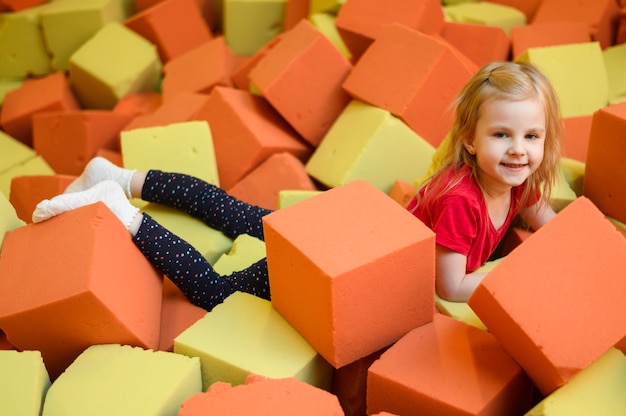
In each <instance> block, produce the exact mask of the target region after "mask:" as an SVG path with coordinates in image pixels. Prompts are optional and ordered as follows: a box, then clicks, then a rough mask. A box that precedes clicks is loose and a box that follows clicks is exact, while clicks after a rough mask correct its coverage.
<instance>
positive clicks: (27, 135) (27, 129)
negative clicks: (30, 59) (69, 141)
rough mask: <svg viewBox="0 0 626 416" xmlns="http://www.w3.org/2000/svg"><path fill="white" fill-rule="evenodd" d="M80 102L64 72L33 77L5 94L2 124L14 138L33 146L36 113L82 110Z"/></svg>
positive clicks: (1, 113) (0, 123)
mask: <svg viewBox="0 0 626 416" xmlns="http://www.w3.org/2000/svg"><path fill="white" fill-rule="evenodd" d="M79 109H80V104H79V102H78V101H77V99H76V96H75V95H74V92H73V91H72V89H71V88H70V84H69V82H68V80H67V78H66V77H65V74H64V73H63V72H61V71H57V72H53V73H51V74H49V75H46V76H43V77H39V78H29V79H27V80H26V81H24V83H23V84H22V86H21V87H19V88H17V89H15V90H13V91H10V92H9V93H7V95H6V96H5V97H4V103H3V105H2V112H0V127H2V129H3V130H4V131H5V132H6V133H7V134H9V135H11V136H12V137H13V138H15V139H17V140H19V141H21V142H22V143H24V144H26V145H28V146H32V144H33V138H32V134H33V122H32V118H33V116H34V115H35V114H36V113H38V112H43V111H55V110H60V111H70V110H79Z"/></svg>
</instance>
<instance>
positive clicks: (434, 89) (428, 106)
mask: <svg viewBox="0 0 626 416" xmlns="http://www.w3.org/2000/svg"><path fill="white" fill-rule="evenodd" d="M459 55H460V54H459V53H458V52H457V51H455V50H454V49H453V48H452V47H451V46H450V45H449V44H448V43H446V42H444V41H442V40H440V39H438V38H435V37H433V36H429V35H427V34H424V33H420V32H418V31H416V30H413V29H410V28H408V27H406V26H402V25H400V24H391V25H387V26H385V27H383V28H382V29H381V30H380V31H379V33H378V37H377V38H376V40H375V41H374V43H372V45H371V46H370V47H369V48H368V49H367V51H366V52H365V53H364V54H363V55H362V56H361V59H359V61H358V62H357V64H356V65H355V66H354V69H353V70H352V72H351V73H350V75H349V76H348V77H347V79H346V81H345V82H344V84H343V86H344V88H345V89H346V91H348V93H349V94H350V95H351V96H352V97H353V98H355V99H358V100H361V101H365V102H367V103H369V104H372V105H375V106H378V107H381V108H383V109H385V110H387V111H389V112H391V113H392V114H393V115H395V116H396V117H398V118H400V119H402V120H403V121H404V122H405V123H406V124H407V125H408V126H409V127H411V128H412V129H413V130H414V131H415V132H416V133H417V134H419V135H420V136H421V137H422V138H423V139H424V140H426V141H427V142H429V143H430V144H432V145H433V146H434V147H439V144H440V143H441V142H442V141H443V139H444V137H445V135H446V134H447V132H448V129H449V127H450V124H451V122H452V112H451V111H450V103H452V102H453V101H454V99H455V98H456V96H457V95H458V93H459V92H460V91H461V88H462V87H463V85H464V84H465V83H466V82H467V81H468V80H469V79H470V77H471V76H472V75H473V74H474V72H475V71H476V69H477V68H476V66H475V65H473V64H468V61H467V58H460V57H459Z"/></svg>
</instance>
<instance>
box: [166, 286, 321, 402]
mask: <svg viewBox="0 0 626 416" xmlns="http://www.w3.org/2000/svg"><path fill="white" fill-rule="evenodd" d="M268 334H271V336H268ZM174 352H175V353H178V354H182V355H187V356H190V357H199V359H200V362H201V365H202V385H203V388H204V390H206V389H207V388H209V387H210V386H211V385H212V384H213V383H215V382H218V381H221V382H226V383H229V384H232V385H240V384H243V383H245V381H246V377H248V376H249V375H250V374H259V375H262V376H266V377H272V378H283V377H294V378H297V379H299V380H301V381H303V382H306V383H308V384H311V385H314V386H317V387H320V388H324V389H328V388H329V387H330V384H331V379H332V367H331V366H330V365H329V364H328V363H327V362H326V361H324V359H323V358H322V357H321V356H320V355H319V354H318V353H317V352H316V351H315V350H314V349H313V348H312V347H311V345H310V344H309V343H308V342H307V341H306V340H305V339H304V338H303V337H302V335H300V334H299V333H298V332H297V331H296V330H295V329H294V328H293V327H292V326H291V325H290V324H289V323H288V322H287V321H286V320H285V318H283V317H282V316H281V315H280V313H278V311H277V310H276V309H275V308H274V307H273V306H272V304H271V303H270V302H269V301H267V300H265V299H261V298H259V297H256V296H254V295H251V294H248V293H243V292H235V293H233V294H232V295H230V296H229V297H227V298H226V300H224V302H223V303H221V304H219V305H217V306H216V307H215V308H213V310H212V311H211V312H209V313H207V314H206V315H205V316H204V317H203V318H201V319H199V320H198V321H197V322H196V323H195V324H193V325H191V326H190V327H189V328H187V329H186V330H185V331H183V332H182V333H181V334H180V335H179V336H178V337H176V338H175V339H174Z"/></svg>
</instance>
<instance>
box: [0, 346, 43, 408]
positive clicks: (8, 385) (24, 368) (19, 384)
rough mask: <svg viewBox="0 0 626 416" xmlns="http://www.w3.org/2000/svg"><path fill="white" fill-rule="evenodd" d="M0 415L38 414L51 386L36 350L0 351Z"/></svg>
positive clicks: (39, 354)
mask: <svg viewBox="0 0 626 416" xmlns="http://www.w3.org/2000/svg"><path fill="white" fill-rule="evenodd" d="M0 368H1V369H2V371H0V415H12V416H39V415H40V414H41V407H42V404H43V400H44V398H45V396H46V392H47V391H48V388H49V387H50V377H49V375H48V370H46V366H45V365H44V363H43V359H42V358H41V353H40V352H39V351H22V352H19V351H0Z"/></svg>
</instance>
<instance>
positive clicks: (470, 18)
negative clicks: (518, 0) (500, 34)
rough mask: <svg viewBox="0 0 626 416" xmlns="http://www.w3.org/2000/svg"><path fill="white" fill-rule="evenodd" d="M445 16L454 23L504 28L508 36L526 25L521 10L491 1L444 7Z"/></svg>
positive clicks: (524, 16)
mask: <svg viewBox="0 0 626 416" xmlns="http://www.w3.org/2000/svg"><path fill="white" fill-rule="evenodd" d="M443 10H444V14H445V15H446V17H447V18H448V19H449V20H451V21H453V22H462V23H474V24H481V25H488V26H496V27H499V28H502V29H503V30H504V32H505V33H506V35H507V36H510V35H511V30H512V29H513V28H514V27H517V26H522V25H524V24H526V15H525V14H524V13H522V12H521V11H520V10H518V9H516V8H514V7H509V6H505V5H502V4H497V3H494V2H490V1H480V2H464V3H458V4H452V5H449V6H444V8H443Z"/></svg>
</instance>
